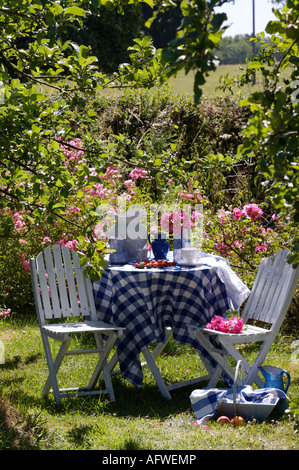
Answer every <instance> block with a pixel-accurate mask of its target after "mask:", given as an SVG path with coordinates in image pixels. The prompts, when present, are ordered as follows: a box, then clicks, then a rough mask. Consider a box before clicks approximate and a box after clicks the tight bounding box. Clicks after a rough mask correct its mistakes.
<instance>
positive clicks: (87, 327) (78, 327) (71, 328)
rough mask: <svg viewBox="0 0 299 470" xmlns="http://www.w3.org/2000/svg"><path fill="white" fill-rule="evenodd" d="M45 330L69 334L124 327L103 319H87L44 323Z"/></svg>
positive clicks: (52, 332) (50, 332) (57, 333)
mask: <svg viewBox="0 0 299 470" xmlns="http://www.w3.org/2000/svg"><path fill="white" fill-rule="evenodd" d="M42 328H43V330H44V331H45V332H46V333H48V334H55V335H61V334H62V335H69V334H73V333H89V332H90V333H93V332H101V333H105V331H106V332H109V331H110V332H111V331H115V330H119V332H122V328H118V327H115V326H113V325H109V324H108V323H105V322H103V321H86V322H73V323H55V324H52V325H43V326H42Z"/></svg>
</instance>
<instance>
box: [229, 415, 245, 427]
mask: <svg viewBox="0 0 299 470" xmlns="http://www.w3.org/2000/svg"><path fill="white" fill-rule="evenodd" d="M231 422H232V424H233V425H234V426H243V424H245V419H244V418H242V416H234V417H233V419H232V420H231Z"/></svg>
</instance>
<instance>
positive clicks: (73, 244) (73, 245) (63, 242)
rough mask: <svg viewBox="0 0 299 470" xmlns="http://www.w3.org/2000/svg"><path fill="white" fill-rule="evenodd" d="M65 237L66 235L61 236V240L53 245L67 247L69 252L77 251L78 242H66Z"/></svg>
mask: <svg viewBox="0 0 299 470" xmlns="http://www.w3.org/2000/svg"><path fill="white" fill-rule="evenodd" d="M65 237H66V234H63V238H62V239H61V240H59V241H58V242H56V243H55V245H60V246H67V247H69V248H70V249H71V250H74V251H76V250H77V249H78V240H76V239H74V240H68V239H67V238H65Z"/></svg>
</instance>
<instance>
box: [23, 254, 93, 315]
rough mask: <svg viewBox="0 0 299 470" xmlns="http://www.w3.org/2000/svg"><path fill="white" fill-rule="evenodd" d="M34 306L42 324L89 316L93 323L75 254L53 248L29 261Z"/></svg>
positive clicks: (89, 292)
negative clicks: (52, 320) (53, 320)
mask: <svg viewBox="0 0 299 470" xmlns="http://www.w3.org/2000/svg"><path fill="white" fill-rule="evenodd" d="M30 270H31V277H32V285H33V290H34V296H35V302H36V305H37V310H38V314H39V319H40V322H41V323H42V324H44V323H45V322H46V320H50V319H55V318H57V319H58V318H67V317H71V316H72V317H78V316H80V315H83V316H90V317H91V319H92V320H95V319H96V310H95V305H94V300H93V296H92V289H91V285H90V280H89V279H87V278H85V276H84V273H83V268H82V267H81V266H80V261H79V258H78V256H77V254H76V253H75V252H74V251H73V250H72V251H71V250H70V249H69V248H68V247H66V246H59V245H54V246H53V247H50V246H49V247H47V248H45V250H44V251H43V252H41V253H39V254H38V255H37V257H36V259H35V260H34V259H31V260H30Z"/></svg>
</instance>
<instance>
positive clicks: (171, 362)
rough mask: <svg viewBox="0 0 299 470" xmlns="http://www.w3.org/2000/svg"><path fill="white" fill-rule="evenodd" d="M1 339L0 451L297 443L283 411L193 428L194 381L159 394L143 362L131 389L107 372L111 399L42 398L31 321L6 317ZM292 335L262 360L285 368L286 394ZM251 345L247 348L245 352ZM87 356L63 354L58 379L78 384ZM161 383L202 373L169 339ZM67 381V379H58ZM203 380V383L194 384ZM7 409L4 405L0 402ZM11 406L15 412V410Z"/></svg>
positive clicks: (293, 367) (42, 368)
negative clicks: (168, 396)
mask: <svg viewBox="0 0 299 470" xmlns="http://www.w3.org/2000/svg"><path fill="white" fill-rule="evenodd" d="M0 339H1V340H2V341H3V343H4V345H5V364H2V365H0V449H13V448H16V447H17V448H19V449H41V450H47V449H51V450H141V449H143V450H189V451H196V450H237V449H239V450H262V449H265V450H274V449H275V450H278V449H284V450H294V449H299V439H298V434H296V433H295V432H294V425H295V422H296V421H295V419H294V417H293V416H292V415H290V414H285V415H284V416H283V417H282V418H280V419H279V420H276V419H274V418H273V419H272V418H271V419H269V420H268V421H267V422H264V423H261V424H258V423H251V424H246V425H245V426H243V427H239V428H234V427H232V426H221V425H219V424H217V423H215V422H211V423H210V424H209V425H208V426H205V427H204V426H198V425H197V426H196V425H195V424H194V421H195V415H194V412H193V409H192V406H191V403H190V399H189V396H190V394H191V392H192V390H194V389H195V388H197V386H190V387H187V388H182V389H178V390H176V391H173V392H172V397H173V399H172V400H170V401H168V400H165V399H164V398H163V397H162V396H161V394H160V392H159V390H158V388H157V385H156V384H155V382H154V380H153V378H152V375H151V374H150V372H149V370H148V369H147V367H145V368H144V385H143V387H142V388H141V389H137V388H135V387H133V386H132V385H130V384H129V383H128V382H127V381H125V380H123V379H122V378H121V377H120V376H119V375H115V376H113V383H114V389H115V395H116V401H115V402H114V403H110V402H108V401H107V400H106V399H104V398H103V397H101V398H99V397H98V396H94V397H88V398H69V399H63V402H62V405H61V406H57V405H55V403H54V401H53V398H52V397H51V396H50V397H49V398H47V399H43V398H41V390H42V387H43V384H44V382H45V380H46V377H47V368H46V362H45V357H44V352H43V348H42V343H41V339H40V334H39V329H38V326H37V323H36V322H35V321H29V322H23V323H21V322H20V321H12V320H11V321H9V322H7V323H6V324H5V323H2V324H1V325H0ZM293 339H294V338H292V337H289V336H283V335H281V336H280V337H279V338H278V339H277V341H276V342H275V344H274V345H273V347H272V349H271V352H270V354H269V356H268V358H267V363H268V364H271V365H276V366H279V367H282V368H286V369H288V370H289V371H290V373H291V385H290V389H289V393H288V395H289V397H290V398H291V399H292V400H294V399H295V398H298V392H299V365H298V364H292V363H291V362H290V357H291V352H292V348H291V343H292V341H293ZM254 352H255V348H252V347H247V349H246V350H245V354H246V356H247V357H248V358H249V357H250V356H251V355H252V354H253V353H254ZM86 360H87V361H89V360H90V358H89V359H87V358H86V357H81V356H78V357H69V358H68V359H67V362H66V363H65V365H63V366H62V370H61V374H60V376H61V378H62V380H64V381H65V382H68V379H69V378H70V377H71V378H72V379H73V380H74V381H75V382H77V384H78V383H79V382H80V381H81V384H83V382H82V380H83V381H84V379H87V377H88V373H89V372H90V370H91V369H90V367H89V366H88V364H87V363H86ZM158 366H159V368H160V370H161V372H162V375H163V377H164V379H165V380H166V382H169V383H174V382H176V381H178V380H180V381H181V380H184V379H187V378H192V377H194V376H195V377H196V376H197V375H199V374H202V373H203V372H204V370H203V368H202V365H201V362H200V360H199V356H198V355H197V354H196V352H195V351H193V350H192V349H191V348H189V347H185V346H181V345H178V344H176V343H174V342H173V341H172V342H171V343H170V344H169V345H168V346H167V350H166V354H165V355H164V356H163V357H160V359H159V360H158ZM64 385H68V384H66V383H65V384H64ZM201 386H204V384H203V385H200V387H201ZM7 400H9V403H10V405H11V407H12V408H10V410H9V411H8V409H7V407H6V406H5V403H7ZM12 410H15V414H14V413H13V411H12Z"/></svg>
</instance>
